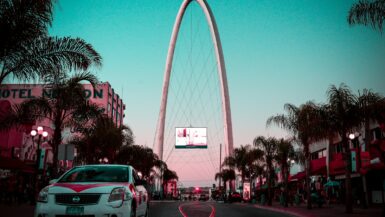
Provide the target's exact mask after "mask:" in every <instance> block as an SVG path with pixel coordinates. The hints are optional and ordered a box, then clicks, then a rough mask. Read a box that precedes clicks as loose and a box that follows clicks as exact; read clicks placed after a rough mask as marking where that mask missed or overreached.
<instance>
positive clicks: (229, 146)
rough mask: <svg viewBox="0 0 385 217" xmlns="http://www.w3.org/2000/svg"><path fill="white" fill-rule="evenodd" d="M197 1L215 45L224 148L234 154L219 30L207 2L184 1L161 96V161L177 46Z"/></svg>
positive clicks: (158, 133) (158, 138)
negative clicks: (189, 9)
mask: <svg viewBox="0 0 385 217" xmlns="http://www.w3.org/2000/svg"><path fill="white" fill-rule="evenodd" d="M193 1H196V2H197V3H198V4H199V6H200V8H201V9H202V11H203V13H204V15H205V17H206V20H207V23H208V26H209V29H210V33H211V38H212V42H213V45H214V50H215V56H216V62H217V69H218V77H219V84H220V90H221V99H222V114H223V122H224V123H223V128H224V137H225V138H224V143H225V144H224V146H225V153H227V154H231V153H232V152H233V131H232V121H231V111H230V99H229V89H228V84H227V76H226V68H225V62H224V57H223V51H222V45H221V41H220V38H219V33H218V28H217V25H216V22H215V19H214V16H213V13H212V11H211V9H210V7H209V5H208V4H207V2H206V1H205V0H184V1H183V3H182V5H181V7H180V9H179V12H178V14H177V17H176V21H175V24H174V27H173V31H172V35H171V40H170V44H169V49H168V54H167V60H166V66H165V72H164V81H163V87H162V96H161V105H160V112H159V119H158V124H157V129H156V137H155V146H154V148H155V153H156V154H158V156H159V158H160V159H162V160H163V159H164V156H163V143H164V130H165V119H166V108H167V97H168V90H169V83H170V74H171V69H172V65H173V58H174V51H175V46H176V42H177V38H178V34H179V30H180V26H181V22H182V19H183V16H184V14H185V11H186V9H187V7H188V6H189V5H190V3H191V2H193Z"/></svg>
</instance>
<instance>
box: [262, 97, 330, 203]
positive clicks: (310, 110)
mask: <svg viewBox="0 0 385 217" xmlns="http://www.w3.org/2000/svg"><path fill="white" fill-rule="evenodd" d="M284 108H285V110H286V111H287V115H284V114H280V115H276V116H271V117H270V118H268V120H267V122H266V125H267V126H270V125H271V124H273V123H274V124H276V125H278V126H280V127H281V128H283V129H286V130H287V131H289V132H290V133H292V135H293V136H294V138H295V139H296V140H297V141H298V142H299V144H301V145H302V146H303V150H304V155H305V159H306V160H305V174H306V176H305V177H306V178H305V184H306V192H307V208H308V209H311V208H312V205H311V197H310V178H309V177H310V172H311V168H310V144H311V143H313V142H316V141H318V140H321V139H323V137H324V133H325V131H324V129H323V128H321V127H320V122H321V121H322V119H321V115H320V109H319V106H318V105H316V104H315V103H313V102H307V103H306V104H303V105H301V106H300V107H296V106H295V105H292V104H285V106H284Z"/></svg>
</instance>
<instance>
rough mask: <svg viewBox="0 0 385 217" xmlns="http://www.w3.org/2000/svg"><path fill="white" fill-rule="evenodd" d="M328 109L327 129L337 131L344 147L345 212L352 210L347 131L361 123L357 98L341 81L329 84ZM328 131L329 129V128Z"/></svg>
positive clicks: (352, 129)
mask: <svg viewBox="0 0 385 217" xmlns="http://www.w3.org/2000/svg"><path fill="white" fill-rule="evenodd" d="M327 95H328V106H327V108H328V110H327V114H328V116H329V118H327V120H330V121H329V122H328V123H327V124H326V125H327V126H328V128H329V129H331V130H332V131H334V132H337V134H338V136H339V137H340V138H341V142H342V146H343V148H344V159H345V168H346V169H345V174H346V178H345V189H346V210H345V211H346V212H347V213H352V212H353V200H352V186H351V167H352V165H351V151H350V146H349V140H348V137H347V134H348V133H351V132H355V131H356V129H357V128H358V127H359V126H360V124H361V119H360V109H359V106H358V98H357V97H356V96H355V95H354V94H353V93H352V92H351V90H350V89H349V87H348V86H346V85H345V84H344V83H342V84H341V85H340V86H339V87H338V88H337V87H336V86H335V85H332V86H330V88H329V89H328V91H327ZM329 131H330V130H329Z"/></svg>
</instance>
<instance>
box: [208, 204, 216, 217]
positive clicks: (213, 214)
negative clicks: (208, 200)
mask: <svg viewBox="0 0 385 217" xmlns="http://www.w3.org/2000/svg"><path fill="white" fill-rule="evenodd" d="M209 206H210V207H211V213H210V216H209V217H215V207H213V206H212V205H211V204H210V205H209Z"/></svg>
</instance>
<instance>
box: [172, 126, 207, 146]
mask: <svg viewBox="0 0 385 217" xmlns="http://www.w3.org/2000/svg"><path fill="white" fill-rule="evenodd" d="M175 148H207V128H203V127H201V128H198V127H193V128H189V127H177V128H175Z"/></svg>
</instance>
